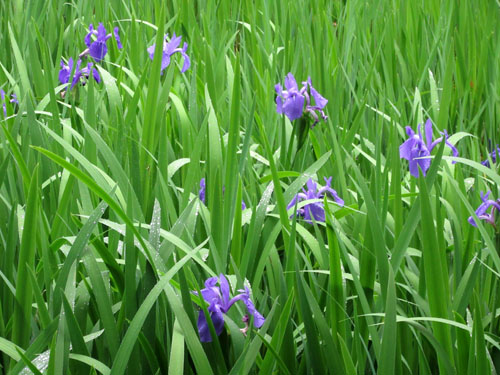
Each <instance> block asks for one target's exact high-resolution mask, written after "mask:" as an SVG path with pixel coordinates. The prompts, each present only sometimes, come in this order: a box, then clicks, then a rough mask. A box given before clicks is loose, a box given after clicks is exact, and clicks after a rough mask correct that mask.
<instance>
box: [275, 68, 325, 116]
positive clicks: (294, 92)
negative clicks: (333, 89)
mask: <svg viewBox="0 0 500 375" xmlns="http://www.w3.org/2000/svg"><path fill="white" fill-rule="evenodd" d="M274 88H275V90H276V94H278V96H277V97H276V111H277V112H278V113H279V114H283V113H284V114H285V115H286V116H287V117H288V118H289V119H290V121H293V120H296V119H298V118H300V117H302V115H303V114H304V113H308V114H310V115H311V116H312V118H313V119H314V123H313V125H312V126H314V125H316V124H317V123H318V121H319V118H318V114H317V113H316V112H318V113H319V114H320V115H321V118H322V119H323V120H324V121H325V120H326V119H327V116H326V115H325V113H324V112H323V108H325V106H326V104H327V103H328V100H327V99H325V98H324V97H322V96H321V94H320V93H319V92H318V91H316V89H315V88H314V87H313V85H312V83H311V77H308V78H307V81H305V82H302V87H301V88H300V89H299V86H298V85H297V81H296V80H295V77H294V76H293V74H292V73H288V74H287V76H286V77H285V88H286V90H283V87H282V86H281V84H279V83H278V84H276V85H275V86H274ZM308 89H309V90H308ZM308 91H309V92H308ZM311 96H312V97H313V99H314V105H312V104H311ZM304 104H305V106H304Z"/></svg>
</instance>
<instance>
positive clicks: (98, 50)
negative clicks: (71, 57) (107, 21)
mask: <svg viewBox="0 0 500 375" xmlns="http://www.w3.org/2000/svg"><path fill="white" fill-rule="evenodd" d="M113 34H114V36H115V39H116V44H117V45H118V48H120V49H121V48H123V46H122V43H121V41H120V36H119V35H118V27H115V28H114V29H113ZM92 35H94V36H95V37H96V40H94V41H92ZM109 38H111V33H109V34H107V32H106V28H105V27H104V25H103V24H102V22H100V23H99V26H98V27H97V30H95V29H94V26H93V25H92V24H90V25H89V32H88V34H87V35H86V36H85V44H86V45H87V49H86V50H85V51H83V52H82V53H81V54H80V57H83V56H85V55H87V54H89V55H90V56H92V58H93V59H94V60H95V61H97V62H99V61H101V60H102V59H104V56H106V53H107V52H108V46H107V45H106V42H107V41H108V39H109Z"/></svg>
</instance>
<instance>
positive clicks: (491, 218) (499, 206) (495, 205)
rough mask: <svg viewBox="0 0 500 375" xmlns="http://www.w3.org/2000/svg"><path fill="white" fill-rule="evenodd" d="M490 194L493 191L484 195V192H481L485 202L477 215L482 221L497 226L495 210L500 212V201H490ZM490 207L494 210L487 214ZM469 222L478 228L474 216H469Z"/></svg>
mask: <svg viewBox="0 0 500 375" xmlns="http://www.w3.org/2000/svg"><path fill="white" fill-rule="evenodd" d="M490 194H491V191H488V192H487V193H486V194H483V192H482V191H481V200H482V201H483V203H481V204H480V205H479V207H478V208H477V210H476V215H477V217H478V218H479V219H480V220H486V221H487V222H488V223H490V224H491V225H493V226H495V209H496V210H498V211H500V199H497V200H496V201H494V200H491V199H488V197H489V196H490ZM490 207H492V209H491V211H490V213H489V214H488V213H486V211H487V210H488V208H490ZM467 221H468V222H469V224H470V225H473V226H475V227H477V224H476V221H475V220H474V218H473V217H472V216H469V218H468V219H467Z"/></svg>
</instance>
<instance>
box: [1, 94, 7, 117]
mask: <svg viewBox="0 0 500 375" xmlns="http://www.w3.org/2000/svg"><path fill="white" fill-rule="evenodd" d="M0 96H1V97H2V107H3V116H4V117H7V106H6V105H5V91H3V90H2V89H0Z"/></svg>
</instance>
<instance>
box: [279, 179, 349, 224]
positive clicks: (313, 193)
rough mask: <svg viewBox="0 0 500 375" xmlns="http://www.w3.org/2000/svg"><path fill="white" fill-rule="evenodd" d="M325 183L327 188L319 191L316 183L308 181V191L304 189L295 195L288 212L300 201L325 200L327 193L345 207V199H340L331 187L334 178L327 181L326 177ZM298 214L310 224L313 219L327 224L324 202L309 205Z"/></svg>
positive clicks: (299, 210) (298, 211) (324, 187)
mask: <svg viewBox="0 0 500 375" xmlns="http://www.w3.org/2000/svg"><path fill="white" fill-rule="evenodd" d="M325 182H326V186H323V187H322V188H320V189H319V190H318V186H317V184H316V182H314V181H313V180H312V179H309V180H308V181H307V190H305V189H302V192H301V193H298V194H297V195H295V197H294V198H293V199H292V200H291V201H290V203H289V204H288V206H287V210H289V209H290V208H292V207H293V206H295V203H297V202H300V201H305V200H309V199H323V197H324V196H325V194H326V193H329V194H330V195H331V196H332V198H333V199H334V200H335V202H336V203H337V204H338V205H339V206H340V207H343V206H344V201H343V199H342V198H340V197H339V195H338V194H337V192H336V191H335V190H334V189H332V187H331V183H332V178H331V177H330V178H328V179H327V178H326V177H325ZM297 214H298V215H299V216H301V217H303V218H304V219H305V220H306V221H307V222H308V223H312V218H314V221H318V222H325V209H324V206H323V202H313V203H308V204H306V205H305V206H304V207H302V208H299V209H298V210H297Z"/></svg>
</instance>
